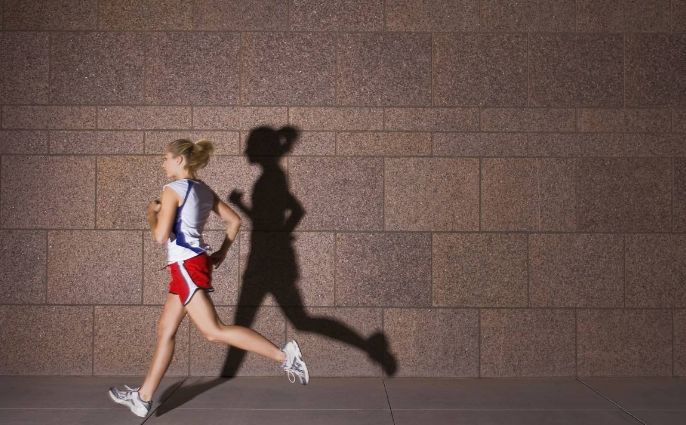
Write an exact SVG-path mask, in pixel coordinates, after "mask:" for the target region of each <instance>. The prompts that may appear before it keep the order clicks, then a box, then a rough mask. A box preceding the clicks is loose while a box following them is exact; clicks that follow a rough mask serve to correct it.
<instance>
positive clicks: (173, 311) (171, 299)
mask: <svg viewBox="0 0 686 425" xmlns="http://www.w3.org/2000/svg"><path fill="white" fill-rule="evenodd" d="M185 315H186V309H185V308H184V306H183V304H181V300H179V296H178V295H175V294H172V293H167V299H166V300H165V302H164V306H163V307H162V314H161V315H160V320H159V322H158V324H157V333H158V335H159V336H164V337H168V338H172V337H174V335H175V334H176V330H177V329H178V328H179V325H180V324H181V321H182V320H183V318H184V316H185Z"/></svg>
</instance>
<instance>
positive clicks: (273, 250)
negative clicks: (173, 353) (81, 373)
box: [156, 126, 397, 416]
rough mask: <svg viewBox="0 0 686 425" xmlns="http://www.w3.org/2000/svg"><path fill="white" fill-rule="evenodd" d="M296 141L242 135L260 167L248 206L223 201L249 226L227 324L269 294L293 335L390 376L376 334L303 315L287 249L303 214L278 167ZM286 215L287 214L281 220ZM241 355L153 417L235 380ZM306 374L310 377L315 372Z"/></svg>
mask: <svg viewBox="0 0 686 425" xmlns="http://www.w3.org/2000/svg"><path fill="white" fill-rule="evenodd" d="M297 138H298V131H297V130H296V129H295V128H293V127H282V128H281V129H279V130H274V129H273V128H271V127H266V126H263V127H258V128H255V129H253V130H252V131H251V132H250V134H249V136H248V139H247V147H246V151H245V154H246V155H247V158H248V161H249V162H250V163H251V164H258V165H259V166H260V167H261V168H262V174H261V175H260V176H259V178H258V179H257V181H256V182H255V185H254V187H253V190H252V195H251V205H252V208H249V207H248V206H247V205H246V204H245V203H244V201H243V199H242V195H243V194H242V193H241V192H239V191H236V190H234V191H232V192H231V194H230V195H229V197H228V200H229V202H231V203H232V204H233V205H235V206H236V207H237V208H238V209H239V210H240V211H241V212H242V213H243V214H244V215H245V216H246V217H248V219H249V220H250V223H251V231H250V252H249V254H248V258H247V262H246V267H245V271H244V272H243V276H242V280H243V285H242V286H241V292H240V294H239V296H238V302H237V306H236V310H235V315H234V320H233V323H234V324H237V325H241V326H245V327H251V326H252V325H253V323H254V321H255V316H256V314H257V312H258V310H259V306H260V305H261V304H262V302H263V301H264V298H265V297H266V296H267V294H270V293H271V294H272V295H273V297H274V299H275V300H276V302H277V303H278V305H279V306H280V307H281V309H282V310H283V312H284V315H285V316H286V319H287V320H289V321H290V322H291V324H292V325H293V327H295V328H296V329H297V330H298V331H304V332H311V333H316V334H319V335H324V336H326V337H329V338H331V339H334V340H338V341H341V342H344V343H347V344H349V345H352V346H354V347H357V348H359V349H360V350H363V351H365V352H366V353H367V355H368V356H369V357H370V358H371V359H372V360H373V361H375V362H377V363H379V364H380V365H381V366H382V367H383V370H384V371H385V372H386V374H387V375H389V376H392V375H394V374H395V371H396V368H397V366H396V360H395V358H394V357H393V355H392V354H391V353H390V352H389V351H388V342H387V340H386V337H385V335H384V334H383V333H382V332H377V333H374V334H373V335H371V336H370V337H369V338H364V337H363V336H361V335H360V334H359V333H357V332H356V331H355V330H353V329H351V328H349V327H348V326H346V325H345V324H344V323H342V322H339V321H336V320H334V319H331V318H327V317H323V316H311V315H308V314H307V312H306V311H305V309H304V307H303V305H304V302H303V298H302V295H301V294H300V290H299V289H298V287H297V285H296V282H297V280H298V278H299V277H300V273H299V267H298V262H297V258H296V254H295V249H294V247H293V241H294V236H293V231H294V230H295V228H296V227H297V226H298V224H299V223H300V221H301V220H302V218H303V217H304V215H305V210H304V209H303V207H302V205H301V204H300V202H298V200H297V199H296V198H295V196H293V194H292V193H290V191H289V189H288V182H287V178H286V174H285V173H284V171H283V170H282V169H281V166H280V164H279V160H280V158H281V157H282V156H283V155H284V154H286V153H288V152H290V151H291V149H292V147H293V145H294V143H295V142H296V140H297ZM287 211H290V213H289V214H288V216H287V217H286V212H287ZM302 350H303V357H304V358H305V361H307V360H308V359H312V358H314V356H316V355H317V354H316V352H314V351H307V346H304V347H302ZM245 355H246V351H244V350H241V349H238V348H235V347H233V346H231V347H229V348H228V350H227V355H226V359H225V361H224V366H223V369H222V373H221V377H219V378H216V379H213V380H210V381H206V382H202V383H199V384H194V385H189V386H183V385H182V386H181V387H180V388H179V389H178V390H175V388H173V389H172V388H170V389H169V394H163V395H162V398H161V400H166V399H167V397H169V396H170V395H171V397H170V398H169V400H167V401H165V402H164V403H163V404H162V405H161V406H160V407H159V408H158V409H157V412H156V415H157V416H160V415H162V414H164V413H165V412H167V411H169V410H172V409H174V408H175V407H178V406H180V405H182V404H184V403H185V402H187V401H189V400H191V399H192V398H194V397H195V396H196V395H198V394H200V393H202V392H204V391H207V390H209V389H211V388H212V387H215V386H217V385H220V384H221V383H224V382H226V380H227V378H229V379H230V378H231V377H234V376H236V373H237V372H238V370H239V368H240V366H241V364H242V362H243V359H244V358H245ZM270 361H271V360H270ZM310 364H311V363H310ZM278 369H279V366H278V365H277V364H276V362H274V370H275V371H278ZM310 369H311V366H310ZM311 372H314V373H315V374H316V373H318V372H320V371H316V370H315V371H312V370H311ZM284 379H285V378H284ZM296 382H297V381H296ZM172 392H173V394H171V393H172ZM165 395H166V396H167V397H165Z"/></svg>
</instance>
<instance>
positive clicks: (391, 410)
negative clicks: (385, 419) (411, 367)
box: [381, 378, 395, 425]
mask: <svg viewBox="0 0 686 425" xmlns="http://www.w3.org/2000/svg"><path fill="white" fill-rule="evenodd" d="M381 383H382V384H383V390H384V393H386V403H388V410H389V411H390V412H391V421H392V422H393V425H395V418H394V417H393V408H392V407H391V400H389V398H388V390H387V389H386V380H385V379H383V378H381Z"/></svg>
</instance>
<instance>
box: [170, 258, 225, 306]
mask: <svg viewBox="0 0 686 425" xmlns="http://www.w3.org/2000/svg"><path fill="white" fill-rule="evenodd" d="M168 267H169V273H170V274H171V282H169V292H170V293H172V294H176V295H178V296H179V298H180V299H181V304H183V305H186V304H188V303H189V302H190V300H191V297H193V294H194V293H195V291H197V290H198V289H204V290H206V291H207V292H212V291H214V288H213V287H212V262H211V261H210V257H209V256H208V255H207V254H206V253H202V254H198V255H196V256H195V257H191V258H188V259H186V260H183V261H178V262H176V263H171V264H169V265H168Z"/></svg>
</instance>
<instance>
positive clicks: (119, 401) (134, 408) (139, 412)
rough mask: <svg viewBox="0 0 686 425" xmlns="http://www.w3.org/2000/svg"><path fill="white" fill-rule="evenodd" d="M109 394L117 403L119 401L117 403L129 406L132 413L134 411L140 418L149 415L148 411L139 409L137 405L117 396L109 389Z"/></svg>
mask: <svg viewBox="0 0 686 425" xmlns="http://www.w3.org/2000/svg"><path fill="white" fill-rule="evenodd" d="M107 395H109V396H110V398H111V399H112V401H113V402H115V403H117V404H121V405H122V406H126V407H128V408H129V410H130V411H131V413H133V414H134V415H136V416H138V417H139V418H144V417H146V416H147V415H148V412H141V411H137V409H136V407H135V406H133V405H132V404H130V403H127V402H126V401H124V400H121V399H119V398H117V396H115V395H114V394H113V393H112V390H108V391H107ZM141 413H142V414H141Z"/></svg>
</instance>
